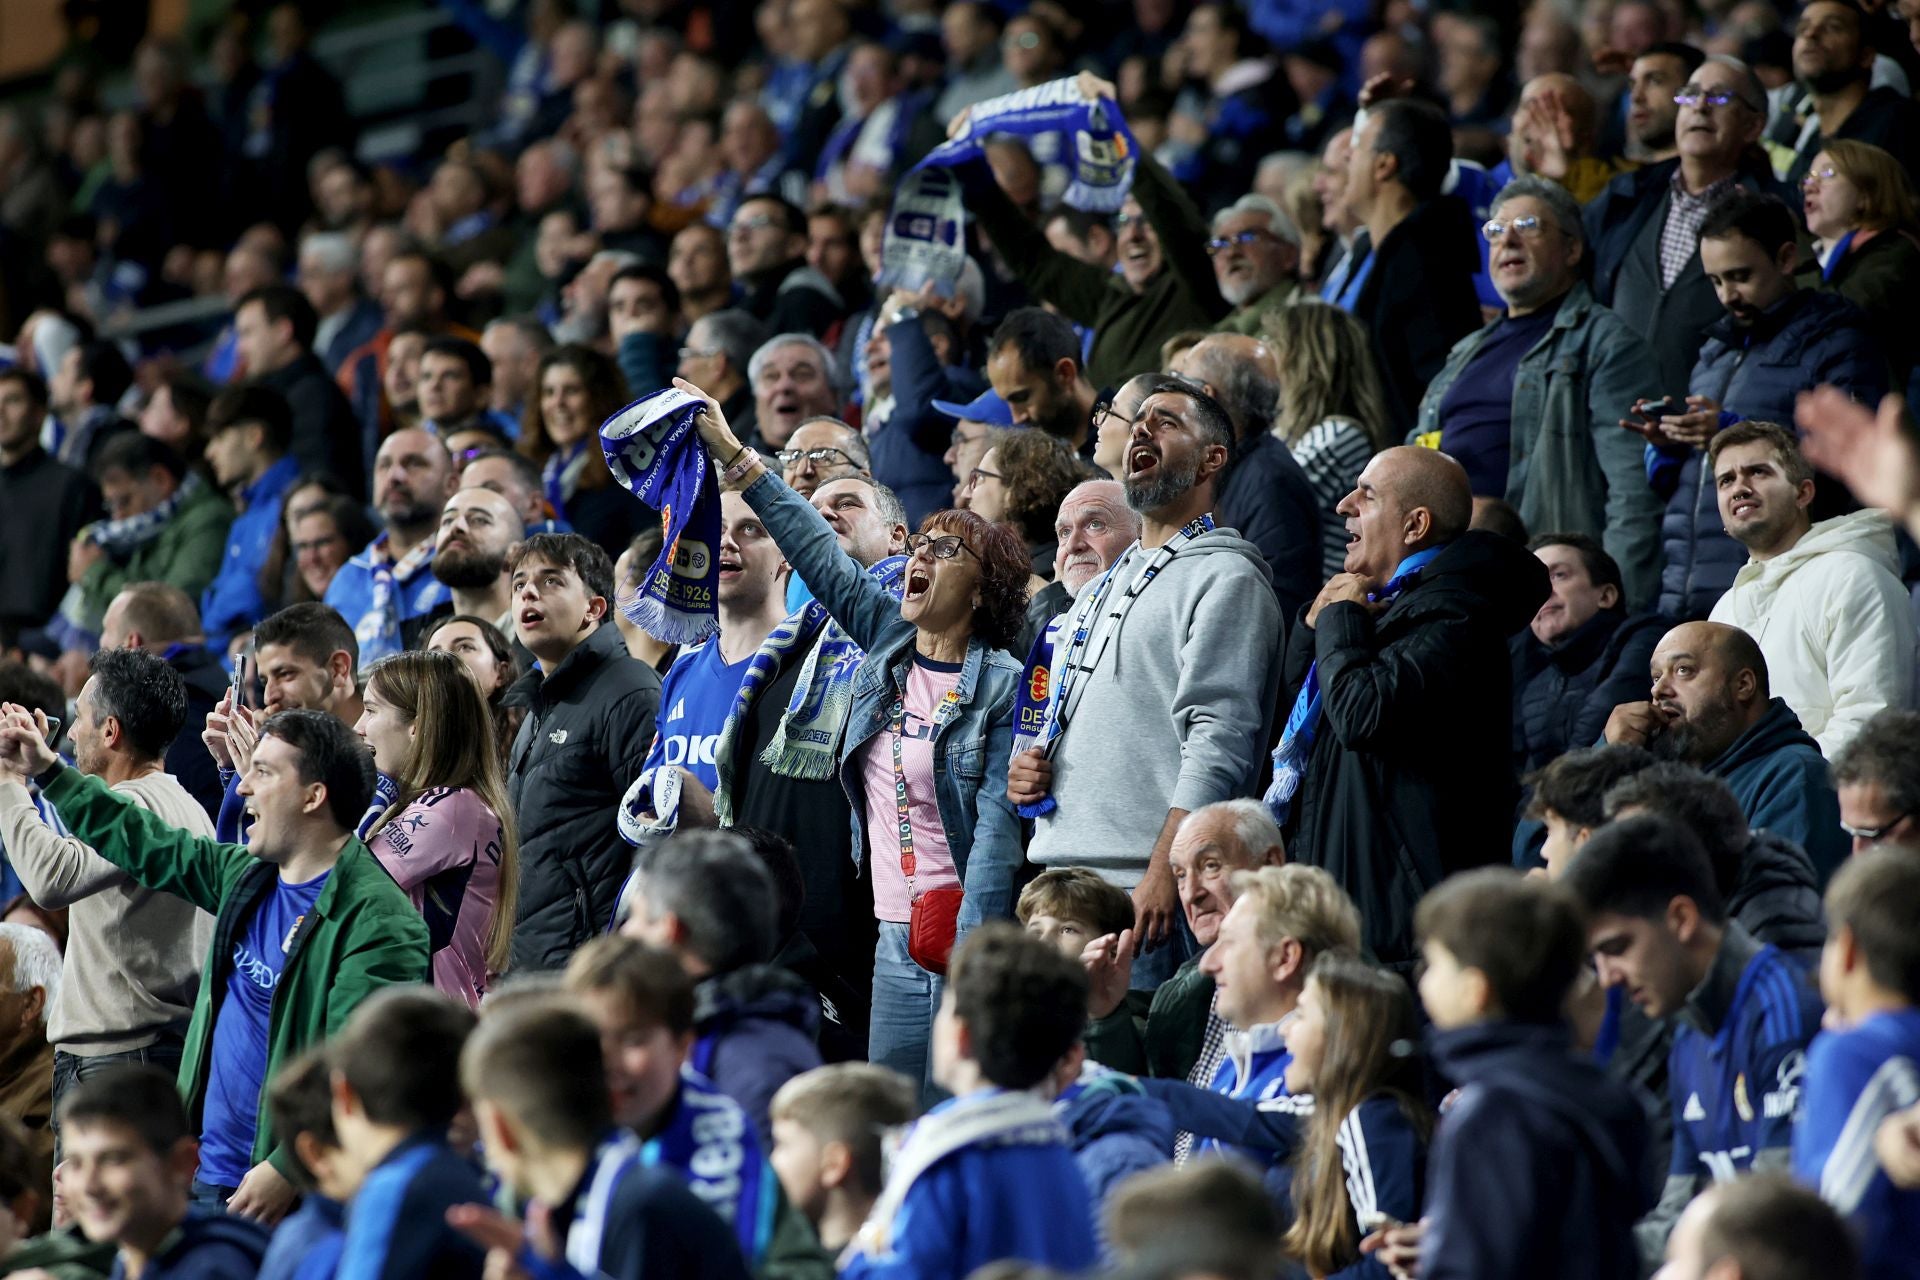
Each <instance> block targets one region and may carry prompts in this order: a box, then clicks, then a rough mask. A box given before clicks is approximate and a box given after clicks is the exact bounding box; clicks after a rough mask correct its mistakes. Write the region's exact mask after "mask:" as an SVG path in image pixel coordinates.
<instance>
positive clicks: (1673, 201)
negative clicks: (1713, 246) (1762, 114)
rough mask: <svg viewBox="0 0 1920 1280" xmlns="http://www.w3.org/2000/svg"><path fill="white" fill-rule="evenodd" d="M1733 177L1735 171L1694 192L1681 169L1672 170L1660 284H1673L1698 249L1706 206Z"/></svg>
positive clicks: (1662, 235) (1729, 185) (1731, 183)
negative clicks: (1682, 178) (1688, 189)
mask: <svg viewBox="0 0 1920 1280" xmlns="http://www.w3.org/2000/svg"><path fill="white" fill-rule="evenodd" d="M1735 180H1736V175H1733V174H1729V175H1728V176H1727V177H1724V178H1722V179H1720V181H1718V182H1716V183H1714V184H1713V185H1712V186H1710V187H1708V188H1707V189H1706V190H1705V191H1702V192H1701V193H1700V194H1699V195H1697V196H1696V195H1692V194H1690V193H1689V192H1688V191H1687V184H1686V183H1685V182H1683V181H1681V179H1680V170H1678V169H1675V170H1674V171H1673V186H1672V188H1671V189H1670V190H1669V192H1668V196H1667V221H1666V225H1665V226H1663V227H1661V228H1660V287H1661V288H1663V289H1671V288H1673V282H1674V281H1675V280H1678V279H1679V278H1680V273H1681V272H1682V271H1685V270H1686V269H1687V263H1689V262H1691V261H1693V257H1694V255H1695V254H1697V253H1699V252H1700V224H1701V223H1703V222H1705V221H1706V220H1707V210H1708V209H1710V208H1712V207H1713V203H1714V201H1716V200H1718V199H1719V198H1720V197H1721V196H1723V195H1725V194H1727V192H1729V191H1731V190H1733V186H1734V182H1735Z"/></svg>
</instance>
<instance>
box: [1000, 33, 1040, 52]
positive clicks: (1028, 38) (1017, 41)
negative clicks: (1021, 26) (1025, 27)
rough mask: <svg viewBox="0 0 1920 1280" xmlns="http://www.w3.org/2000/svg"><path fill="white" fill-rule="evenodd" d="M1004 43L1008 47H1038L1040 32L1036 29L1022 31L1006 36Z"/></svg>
mask: <svg viewBox="0 0 1920 1280" xmlns="http://www.w3.org/2000/svg"><path fill="white" fill-rule="evenodd" d="M1005 44H1006V46H1007V47H1008V48H1010V49H1038V48H1039V47H1040V33H1039V32H1038V31H1022V32H1021V33H1020V34H1019V35H1011V36H1008V37H1007V38H1006V40H1005Z"/></svg>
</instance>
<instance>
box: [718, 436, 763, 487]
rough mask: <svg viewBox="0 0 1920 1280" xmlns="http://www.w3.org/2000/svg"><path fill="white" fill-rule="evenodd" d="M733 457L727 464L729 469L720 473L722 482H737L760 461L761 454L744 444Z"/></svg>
mask: <svg viewBox="0 0 1920 1280" xmlns="http://www.w3.org/2000/svg"><path fill="white" fill-rule="evenodd" d="M733 457H734V460H733V461H732V462H730V463H728V464H727V469H726V470H725V471H722V472H721V473H720V483H721V484H737V483H738V482H739V480H740V478H741V477H742V476H744V475H746V474H747V472H748V471H750V470H752V469H753V464H754V463H756V462H758V461H760V455H759V454H758V453H755V452H754V451H753V450H752V449H750V448H748V447H747V446H745V445H742V446H741V447H740V452H739V453H736V454H735V455H733Z"/></svg>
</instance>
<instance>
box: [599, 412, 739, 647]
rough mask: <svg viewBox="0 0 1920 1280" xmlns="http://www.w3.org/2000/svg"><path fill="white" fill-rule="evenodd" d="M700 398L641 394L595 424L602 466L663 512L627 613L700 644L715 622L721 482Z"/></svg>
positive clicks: (664, 636)
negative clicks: (661, 537) (661, 535)
mask: <svg viewBox="0 0 1920 1280" xmlns="http://www.w3.org/2000/svg"><path fill="white" fill-rule="evenodd" d="M704 409H705V405H704V403H703V402H702V401H700V400H699V399H697V398H696V397H694V396H690V395H688V394H687V393H686V392H684V391H681V390H679V389H678V388H676V387H668V388H666V389H665V390H662V391H656V392H654V393H653V394H652V395H649V396H642V397H641V398H640V399H638V400H635V401H634V402H633V403H632V404H630V405H628V406H627V407H626V408H624V409H622V410H621V411H620V412H618V413H616V414H614V415H613V416H612V417H611V418H608V419H607V420H606V421H605V422H604V423H602V424H601V425H600V449H601V452H603V453H604V454H605V455H606V459H607V469H608V470H609V471H611V472H613V478H614V479H615V480H618V481H619V482H620V484H621V485H622V486H624V487H625V488H626V490H627V491H628V492H629V493H631V494H633V496H634V497H636V498H638V499H640V501H642V502H644V503H646V504H647V505H648V506H649V507H652V508H653V509H654V510H655V511H658V512H659V513H660V522H661V525H662V526H663V528H664V531H665V541H664V542H663V543H662V544H661V547H660V554H659V556H658V557H656V558H655V559H654V562H653V565H652V567H650V568H649V569H648V570H647V571H646V573H645V574H644V575H643V576H642V577H641V578H640V585H639V587H638V588H637V589H636V590H635V592H634V594H633V595H632V596H631V597H630V598H628V599H626V600H622V601H621V602H620V608H621V611H622V612H624V613H625V614H626V615H627V619H628V621H630V622H632V623H634V625H636V626H638V627H639V628H640V629H641V630H642V631H645V632H646V633H647V634H648V635H650V636H652V637H653V638H654V639H656V640H665V641H667V642H668V643H669V644H698V643H699V642H700V641H702V640H705V639H706V638H707V637H708V636H710V635H713V634H714V633H716V632H717V631H719V630H720V623H719V619H718V617H717V616H716V613H715V609H716V604H715V599H714V593H715V591H716V590H717V589H718V587H719V583H720V561H719V555H718V552H719V547H720V483H719V480H718V478H717V477H716V476H715V475H714V471H713V461H712V459H710V458H709V457H708V456H707V446H706V445H704V444H702V443H701V441H700V433H699V431H698V429H697V427H696V425H695V424H696V422H697V421H698V419H699V416H700V414H701V413H702V412H703V411H704Z"/></svg>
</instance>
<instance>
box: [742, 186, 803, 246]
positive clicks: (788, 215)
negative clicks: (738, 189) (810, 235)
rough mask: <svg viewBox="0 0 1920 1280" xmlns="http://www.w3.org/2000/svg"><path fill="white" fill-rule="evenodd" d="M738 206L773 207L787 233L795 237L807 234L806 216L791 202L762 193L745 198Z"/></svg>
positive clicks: (771, 194) (765, 192)
mask: <svg viewBox="0 0 1920 1280" xmlns="http://www.w3.org/2000/svg"><path fill="white" fill-rule="evenodd" d="M740 204H741V206H742V207H745V206H746V205H750V204H770V205H773V206H775V207H777V208H778V209H779V210H780V221H782V222H784V223H786V224H787V230H788V231H790V232H792V233H793V234H794V235H797V236H803V235H805V234H807V215H806V214H805V213H804V212H803V211H802V210H801V208H800V206H799V205H797V204H795V203H794V202H793V201H791V200H787V199H784V198H783V197H781V196H778V195H774V194H773V193H772V192H767V191H763V192H761V193H760V194H758V195H751V196H747V197H746V198H745V199H743V200H741V201H740Z"/></svg>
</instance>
